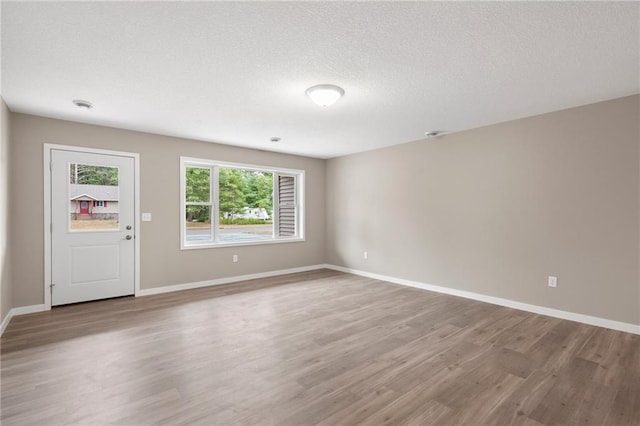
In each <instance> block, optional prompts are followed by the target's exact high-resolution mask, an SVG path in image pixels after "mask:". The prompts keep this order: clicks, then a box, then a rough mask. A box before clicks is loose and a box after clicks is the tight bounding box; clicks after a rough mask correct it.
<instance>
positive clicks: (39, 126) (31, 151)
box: [11, 114, 325, 306]
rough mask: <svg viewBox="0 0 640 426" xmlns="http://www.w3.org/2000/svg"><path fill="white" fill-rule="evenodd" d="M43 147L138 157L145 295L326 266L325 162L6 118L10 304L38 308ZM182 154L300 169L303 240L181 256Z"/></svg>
mask: <svg viewBox="0 0 640 426" xmlns="http://www.w3.org/2000/svg"><path fill="white" fill-rule="evenodd" d="M44 143H53V144H63V145H75V146H84V147H91V148H101V149H111V150H118V151H128V152H137V153H140V170H141V179H140V185H141V190H140V192H141V210H142V211H143V212H151V213H152V214H153V221H152V222H143V223H142V225H141V226H142V229H141V232H140V235H141V268H140V270H141V287H142V288H143V289H148V288H153V287H162V286H167V285H172V284H182V283H190V282H197V281H205V280H210V279H216V278H224V277H230V276H237V275H243V274H252V273H259V272H266V271H272V270H280V269H287V268H295V267H301V266H308V265H315V264H319V263H323V262H324V252H325V251H324V223H325V218H324V194H325V188H324V184H325V177H324V171H325V162H324V161H323V160H318V159H311V158H304V157H298V156H292V155H285V154H277V153H273V152H263V151H257V150H251V149H242V148H237V147H231V146H225V145H218V144H210V143H204V142H198V141H192V140H187V139H178V138H172V137H167V136H158V135H152V134H146V133H139V132H132V131H127V130H118V129H112V128H107V127H99V126H92V125H86V124H78V123H72V122H67V121H61V120H53V119H46V118H42V117H35V116H31V115H25V114H12V152H11V159H12V162H13V164H16V165H17V167H13V168H12V170H11V182H12V191H13V192H12V195H13V197H12V205H13V206H20V207H19V210H16V211H19V214H15V215H14V216H13V218H12V225H13V228H14V229H18V230H20V238H16V239H15V242H14V244H13V247H12V256H13V257H12V260H13V279H14V283H15V285H14V286H13V302H14V306H26V305H35V304H41V303H43V279H44V278H43V262H44V255H43V214H44V213H43V199H42V198H43V197H42V193H43V165H42V162H43V144H44ZM181 155H184V156H190V157H199V158H208V159H214V160H225V161H231V162H239V163H250V164H259V165H266V166H279V167H288V168H295V169H303V170H305V171H306V241H304V242H297V243H285V244H272V245H262V246H244V247H236V248H212V249H202V250H185V251H181V250H180V220H179V218H180V207H179V206H180V204H179V203H180V196H179V182H180V180H179V176H180V171H179V170H180V156H181ZM16 208H17V207H16ZM233 254H238V255H239V257H240V261H239V262H238V263H232V262H231V258H232V255H233Z"/></svg>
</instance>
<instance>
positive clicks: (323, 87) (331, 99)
mask: <svg viewBox="0 0 640 426" xmlns="http://www.w3.org/2000/svg"><path fill="white" fill-rule="evenodd" d="M304 93H305V94H306V95H307V96H308V97H309V99H311V100H312V101H313V102H315V103H316V104H318V105H320V106H323V107H328V106H331V105H333V104H335V103H336V102H337V101H338V99H340V98H341V97H342V96H344V89H343V88H342V87H338V86H334V85H333V84H319V85H317V86H313V87H309V88H308V89H307V91H306V92H304Z"/></svg>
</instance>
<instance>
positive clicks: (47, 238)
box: [43, 143, 141, 311]
mask: <svg viewBox="0 0 640 426" xmlns="http://www.w3.org/2000/svg"><path fill="white" fill-rule="evenodd" d="M43 149H44V157H43V158H44V161H43V170H44V173H43V175H44V283H43V285H44V287H43V288H44V310H46V311H48V310H50V309H51V287H50V285H51V273H52V271H51V267H52V265H51V263H52V262H51V255H52V246H51V151H52V150H60V151H72V152H81V153H86V154H102V155H116V156H119V157H128V158H133V163H134V165H133V168H134V170H133V193H134V212H133V215H134V223H135V230H136V232H135V234H134V250H133V251H134V257H135V259H134V273H133V280H134V296H138V295H139V294H140V234H141V232H140V154H138V153H135V152H123V151H112V150H106V149H96V148H86V147H80V146H71V145H58V144H49V143H45V144H44V148H43Z"/></svg>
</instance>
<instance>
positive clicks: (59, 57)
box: [1, 1, 640, 158]
mask: <svg viewBox="0 0 640 426" xmlns="http://www.w3.org/2000/svg"><path fill="white" fill-rule="evenodd" d="M639 22H640V3H638V2H631V3H611V2H602V3H598V2H575V3H566V2H550V3H528V2H527V3H524V2H508V3H506V2H491V3H482V2H475V3H458V2H452V3H435V2H434V3H431V2H430V3H425V2H418V3H416V2H410V3H395V2H388V3H365V2H357V3H340V2H326V3H324V2H323V3H307V2H296V3H282V2H277V3H263V2H260V3H244V2H243V3H189V2H160V3H146V2H135V3H133V2H131V3H126V2H125V3H111V2H106V3H104V2H103V3H98V2H86V3H84V2H83V3H76V2H47V3H18V2H15V3H14V2H6V1H5V2H2V87H1V89H2V92H1V93H2V96H3V98H4V99H5V102H6V103H7V105H8V106H9V108H10V109H11V110H12V111H14V112H24V113H30V114H36V115H42V116H47V117H54V118H61V119H66V120H72V121H80V122H86V123H94V124H101V125H106V126H113V127H120V128H126V129H134V130H141V131H147V132H153V133H159V134H165V135H172V136H182V137H187V138H193V139H198V140H204V141H210V142H219V143H227V144H233V145H239V146H246V147H252V148H258V149H265V150H273V151H281V152H289V153H294V154H302V155H308V156H313V157H322V158H326V157H333V156H338V155H343V154H348V153H353V152H358V151H363V150H369V149H374V148H378V147H383V146H388V145H394V144H399V143H403V142H408V141H413V140H417V139H422V138H424V133H425V131H427V130H444V131H447V132H455V131H460V130H464V129H469V128H474V127H478V126H482V125H486V124H491V123H497V122H501V121H507V120H511V119H515V118H519V117H524V116H530V115H535V114H540V113H544V112H549V111H553V110H558V109H563V108H568V107H572V106H577V105H583V104H588V103H592V102H597V101H601V100H605V99H611V98H616V97H621V96H625V95H630V94H635V93H638V92H640V74H639V63H640V57H639V55H640V33H639V31H640V30H639ZM322 83H332V84H337V85H339V86H341V87H343V88H344V89H345V91H346V95H345V97H344V98H343V99H341V100H340V101H339V102H338V103H337V104H335V105H334V106H332V107H330V108H321V107H318V106H317V105H315V104H313V103H312V102H311V101H310V100H309V99H308V98H306V97H305V94H304V92H305V89H307V88H308V87H309V86H313V85H316V84H322ZM72 99H86V100H89V101H91V102H92V103H93V104H94V105H95V107H94V108H93V109H91V110H89V111H86V110H80V109H78V108H77V107H75V106H73V105H72V103H71V100H72ZM272 136H278V137H281V138H282V141H281V142H279V143H277V144H274V143H272V142H270V141H269V139H270V138H271V137H272Z"/></svg>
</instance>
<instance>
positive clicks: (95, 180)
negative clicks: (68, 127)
mask: <svg viewBox="0 0 640 426" xmlns="http://www.w3.org/2000/svg"><path fill="white" fill-rule="evenodd" d="M134 168H135V160H134V158H132V157H125V156H118V155H105V154H94V153H85V152H76V151H65V150H58V149H52V150H51V228H52V229H51V278H52V279H51V284H52V286H51V304H52V305H53V306H55V305H64V304H67V303H76V302H85V301H89V300H96V299H105V298H109V297H117V296H125V295H130V294H134V291H135V244H134V238H135V231H136V230H135V220H134V219H135V202H134V201H135V185H134V175H135V170H134Z"/></svg>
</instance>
